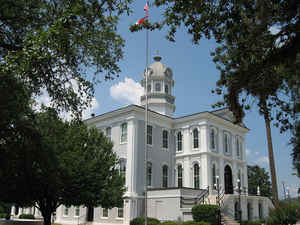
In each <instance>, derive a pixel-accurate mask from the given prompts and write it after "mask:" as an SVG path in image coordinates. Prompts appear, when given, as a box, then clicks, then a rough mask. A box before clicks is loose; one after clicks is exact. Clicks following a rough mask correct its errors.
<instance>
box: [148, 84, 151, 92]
mask: <svg viewBox="0 0 300 225" xmlns="http://www.w3.org/2000/svg"><path fill="white" fill-rule="evenodd" d="M147 92H151V84H148V86H147Z"/></svg>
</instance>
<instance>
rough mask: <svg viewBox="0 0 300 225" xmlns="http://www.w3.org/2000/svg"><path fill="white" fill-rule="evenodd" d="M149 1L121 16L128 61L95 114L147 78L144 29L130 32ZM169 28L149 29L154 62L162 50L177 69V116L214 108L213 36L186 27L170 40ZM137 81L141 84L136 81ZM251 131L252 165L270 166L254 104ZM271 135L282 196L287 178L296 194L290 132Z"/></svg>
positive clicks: (101, 92)
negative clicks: (197, 35)
mask: <svg viewBox="0 0 300 225" xmlns="http://www.w3.org/2000/svg"><path fill="white" fill-rule="evenodd" d="M144 5H145V2H144V1H140V0H139V1H135V3H133V4H132V10H133V13H132V14H131V15H130V16H124V17H122V20H121V22H120V25H119V29H118V32H119V33H120V34H121V35H122V37H123V38H124V39H125V40H126V43H125V44H126V46H125V48H124V59H123V60H122V61H121V62H120V63H119V65H120V68H121V70H122V72H121V73H120V78H117V79H116V80H114V81H103V82H102V83H100V84H98V85H97V86H96V96H95V97H96V101H97V103H98V104H97V107H94V109H93V110H94V112H95V114H96V115H98V114H102V113H105V112H109V111H111V110H114V109H117V108H119V107H123V106H125V105H128V104H130V103H132V102H135V101H136V99H137V97H135V96H136V95H138V94H139V93H140V91H141V90H140V88H139V85H138V84H137V83H139V82H140V80H141V78H142V73H143V70H144V68H145V57H146V56H145V31H140V32H136V33H131V32H130V31H129V26H130V25H131V24H134V23H135V22H136V21H137V20H138V19H140V18H141V17H143V16H144V11H143V7H144ZM161 12H162V10H161V9H157V8H150V20H151V21H153V20H159V19H160V18H161V16H160V14H161ZM165 35H166V30H162V31H154V32H151V33H150V59H151V60H150V63H153V59H152V58H153V56H154V55H155V54H156V53H157V51H159V54H160V55H161V56H162V63H163V64H165V65H167V66H169V67H170V68H171V69H172V70H173V73H174V80H175V87H174V95H175V97H176V100H175V104H176V111H175V117H177V116H182V115H187V114H192V113H197V112H200V111H206V110H212V107H211V106H212V105H213V104H214V103H216V102H217V101H219V100H221V98H220V97H219V96H217V95H215V94H212V93H211V90H212V89H214V88H215V83H216V81H217V80H218V78H219V72H218V70H217V69H216V66H215V64H214V63H213V62H212V57H211V56H210V52H211V51H213V50H214V49H215V47H216V43H215V41H214V40H206V39H203V40H201V41H200V43H199V45H194V44H193V43H192V41H191V38H192V37H191V36H190V35H188V34H187V32H186V31H185V29H184V28H182V29H180V30H178V33H177V35H176V42H175V43H171V42H169V41H167V40H166V39H165ZM136 82H137V83H136ZM244 122H245V124H246V125H247V127H248V128H250V132H249V133H248V134H247V137H246V149H247V161H248V164H250V165H254V164H258V165H259V166H261V167H265V168H266V169H267V170H268V168H269V164H268V158H267V156H268V154H267V141H266V134H265V124H264V120H263V118H262V116H260V115H258V113H257V110H256V109H255V107H254V108H253V109H252V110H251V111H249V112H248V113H247V115H246V117H245V120H244ZM272 138H273V146H274V154H275V164H276V171H277V182H278V188H279V195H280V197H282V196H283V191H282V181H284V182H285V183H286V185H287V186H289V187H290V188H289V189H290V193H291V195H292V196H296V190H297V188H298V187H299V186H300V184H299V178H297V177H296V176H293V175H292V173H293V172H294V171H293V170H292V161H291V156H290V154H291V147H290V146H289V145H288V142H289V138H290V136H289V134H288V133H285V134H280V133H279V130H278V129H277V128H275V127H272Z"/></svg>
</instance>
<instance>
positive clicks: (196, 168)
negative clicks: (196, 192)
mask: <svg viewBox="0 0 300 225" xmlns="http://www.w3.org/2000/svg"><path fill="white" fill-rule="evenodd" d="M199 187H200V169H199V165H198V164H195V165H194V188H197V189H199Z"/></svg>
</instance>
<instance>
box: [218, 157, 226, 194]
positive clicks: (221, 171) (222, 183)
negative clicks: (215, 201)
mask: <svg viewBox="0 0 300 225" xmlns="http://www.w3.org/2000/svg"><path fill="white" fill-rule="evenodd" d="M219 177H220V181H219V184H220V188H221V189H223V190H225V181H224V159H222V158H220V159H219Z"/></svg>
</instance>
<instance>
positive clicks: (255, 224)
mask: <svg viewBox="0 0 300 225" xmlns="http://www.w3.org/2000/svg"><path fill="white" fill-rule="evenodd" d="M265 222H266V220H264V219H260V220H248V221H242V223H241V225H261V224H264V223H265Z"/></svg>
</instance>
